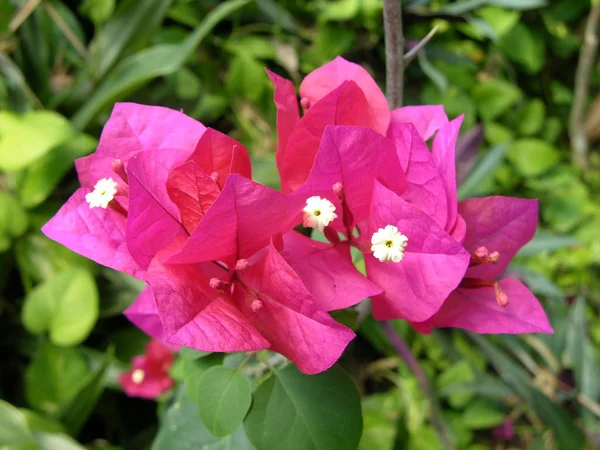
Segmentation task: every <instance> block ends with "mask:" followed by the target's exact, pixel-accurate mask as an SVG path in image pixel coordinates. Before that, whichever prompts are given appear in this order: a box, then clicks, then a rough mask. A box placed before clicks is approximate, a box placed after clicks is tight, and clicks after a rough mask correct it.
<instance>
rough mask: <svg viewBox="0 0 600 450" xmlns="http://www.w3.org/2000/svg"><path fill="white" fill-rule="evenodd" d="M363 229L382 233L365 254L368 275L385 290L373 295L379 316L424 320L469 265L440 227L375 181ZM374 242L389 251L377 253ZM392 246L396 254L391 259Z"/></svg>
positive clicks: (375, 314) (367, 231) (467, 260)
mask: <svg viewBox="0 0 600 450" xmlns="http://www.w3.org/2000/svg"><path fill="white" fill-rule="evenodd" d="M388 227H390V228H388ZM386 228H387V230H386ZM365 231H366V236H373V237H376V235H377V234H378V232H379V233H381V234H382V235H383V236H381V237H378V238H379V239H378V241H379V242H377V243H375V242H373V241H371V242H373V244H372V247H371V248H372V249H375V251H374V253H373V254H370V253H365V264H366V267H367V273H368V275H369V278H370V279H371V281H373V282H374V283H375V284H377V285H378V286H380V287H381V288H383V290H384V292H383V293H382V294H381V295H378V296H375V297H373V299H372V300H373V301H372V305H373V316H374V317H375V318H376V319H378V320H389V319H396V318H403V319H408V320H413V321H417V322H420V321H421V320H426V319H428V318H429V317H431V316H432V315H433V314H434V313H436V312H437V311H438V310H439V309H440V307H441V306H442V303H443V302H444V300H445V299H446V298H447V297H448V295H449V294H450V293H451V292H452V291H453V290H454V289H455V288H456V287H457V286H458V284H459V283H460V281H461V279H462V277H463V275H464V273H465V271H466V270H467V267H468V265H469V253H468V252H467V251H466V250H465V249H464V248H463V247H462V246H461V245H460V244H459V243H458V242H456V241H455V240H454V239H452V237H450V235H449V234H448V233H446V232H445V231H444V229H443V228H441V227H440V226H439V225H438V224H437V223H436V222H435V221H434V220H432V219H431V218H430V217H429V216H428V215H427V214H425V213H424V212H423V211H422V210H420V209H419V208H417V207H416V206H414V205H411V204H410V203H408V202H406V201H405V200H403V199H402V198H401V197H399V196H398V195H397V194H395V193H394V192H392V191H391V190H389V189H387V188H386V187H384V186H383V185H381V184H380V183H379V182H377V181H376V182H375V188H374V189H373V200H372V203H371V214H370V216H369V226H368V228H366V230H365ZM386 231H387V232H386ZM378 246H380V247H383V248H389V249H390V250H392V252H390V256H389V257H378V256H379V255H378V254H377V251H376V250H377V247H378ZM386 246H387V247H386ZM394 247H396V248H395V249H394ZM393 250H395V253H396V255H397V256H398V257H396V258H394V257H395V256H396V255H394V252H393ZM400 255H401V256H400ZM415 317H421V318H423V319H415Z"/></svg>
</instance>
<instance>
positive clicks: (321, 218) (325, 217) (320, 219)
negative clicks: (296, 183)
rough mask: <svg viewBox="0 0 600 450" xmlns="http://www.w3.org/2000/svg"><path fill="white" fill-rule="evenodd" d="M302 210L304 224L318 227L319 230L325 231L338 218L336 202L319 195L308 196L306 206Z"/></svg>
mask: <svg viewBox="0 0 600 450" xmlns="http://www.w3.org/2000/svg"><path fill="white" fill-rule="evenodd" d="M302 211H303V212H304V221H303V224H304V226H305V227H310V228H317V229H318V230H319V231H323V229H324V228H325V227H326V226H327V225H329V224H330V223H331V222H333V221H334V220H335V219H336V218H337V214H336V213H335V212H334V211H335V206H334V204H333V203H331V202H330V201H329V200H327V199H326V198H321V197H319V196H314V197H309V198H307V199H306V206H305V207H304V209H303V210H302Z"/></svg>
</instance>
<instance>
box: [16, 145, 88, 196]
mask: <svg viewBox="0 0 600 450" xmlns="http://www.w3.org/2000/svg"><path fill="white" fill-rule="evenodd" d="M96 145H97V141H96V139H94V138H92V137H91V136H89V135H87V134H80V135H78V136H77V137H75V138H74V139H72V140H70V141H69V142H66V143H64V144H62V145H59V146H58V147H56V148H54V149H52V150H51V151H50V152H49V153H47V154H46V155H45V156H43V157H41V158H40V159H38V160H37V161H35V162H34V163H33V164H31V165H30V166H29V167H27V169H26V170H25V175H24V177H23V180H22V181H21V183H20V184H19V197H20V199H21V202H22V203H23V205H24V206H25V207H27V208H33V207H35V206H37V205H39V204H40V203H42V202H43V201H44V200H46V198H48V196H49V195H50V194H51V193H52V192H53V191H54V189H55V188H56V186H57V185H58V183H59V182H60V180H61V179H62V178H63V177H64V176H65V174H66V173H67V172H68V171H69V170H70V169H72V168H73V161H74V160H75V159H76V158H79V157H82V156H85V155H87V154H89V153H91V152H92V151H93V150H94V148H96Z"/></svg>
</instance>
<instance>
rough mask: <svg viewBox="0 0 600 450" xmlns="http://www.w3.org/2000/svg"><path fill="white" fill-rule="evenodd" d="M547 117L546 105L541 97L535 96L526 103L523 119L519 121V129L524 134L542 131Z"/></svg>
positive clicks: (528, 134)
mask: <svg viewBox="0 0 600 450" xmlns="http://www.w3.org/2000/svg"><path fill="white" fill-rule="evenodd" d="M545 119H546V105H545V104H544V102H543V101H542V100H541V99H539V98H534V99H532V100H531V101H529V102H528V103H527V105H525V108H524V109H523V113H522V114H521V120H520V121H519V131H520V132H521V134H522V135H525V136H531V135H534V134H537V133H539V132H540V131H541V129H542V127H543V126H544V120H545Z"/></svg>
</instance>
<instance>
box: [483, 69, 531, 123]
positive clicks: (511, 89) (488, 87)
mask: <svg viewBox="0 0 600 450" xmlns="http://www.w3.org/2000/svg"><path fill="white" fill-rule="evenodd" d="M520 98H521V91H520V90H519V88H518V87H517V86H515V85H513V84H511V83H509V82H508V81H505V80H501V79H498V78H490V79H488V80H486V81H483V82H481V83H479V84H478V85H476V86H475V87H474V88H473V99H474V100H475V102H476V104H477V109H478V111H479V114H480V116H481V117H482V118H483V120H485V121H489V120H493V119H494V118H496V117H498V116H500V115H501V114H504V113H505V112H506V111H508V110H509V109H510V108H511V107H512V106H513V105H514V104H515V103H517V102H518V101H519V99H520Z"/></svg>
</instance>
